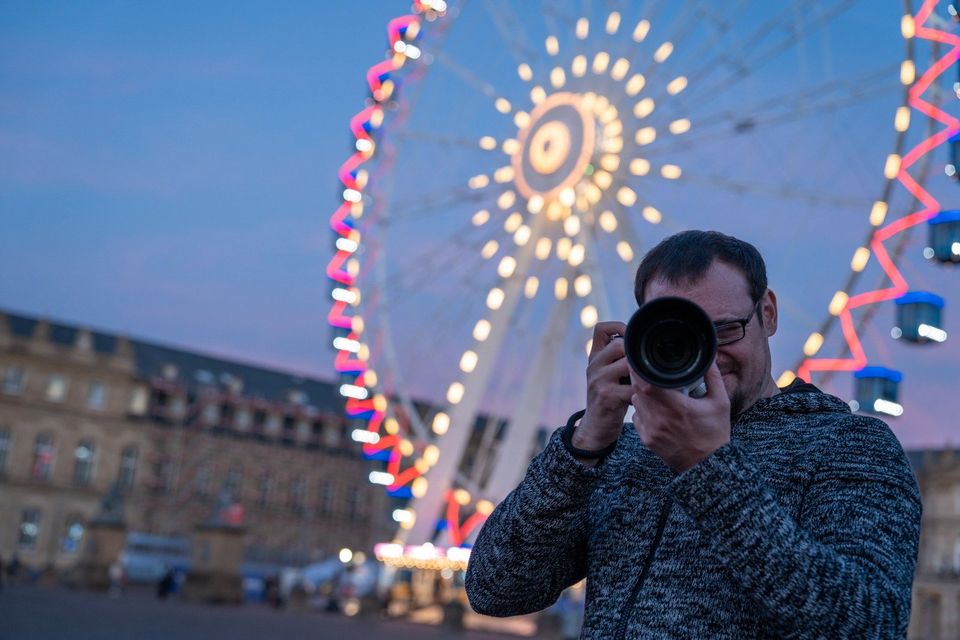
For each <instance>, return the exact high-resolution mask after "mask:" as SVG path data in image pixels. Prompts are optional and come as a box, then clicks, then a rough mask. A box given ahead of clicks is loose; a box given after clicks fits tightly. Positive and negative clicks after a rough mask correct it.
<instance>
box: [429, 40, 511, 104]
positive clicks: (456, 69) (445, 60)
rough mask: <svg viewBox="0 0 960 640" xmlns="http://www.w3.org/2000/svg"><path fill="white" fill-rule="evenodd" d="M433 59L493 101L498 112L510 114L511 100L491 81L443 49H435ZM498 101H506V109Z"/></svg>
mask: <svg viewBox="0 0 960 640" xmlns="http://www.w3.org/2000/svg"><path fill="white" fill-rule="evenodd" d="M434 59H435V60H436V61H437V63H438V64H440V65H441V66H443V67H444V68H446V69H447V70H448V71H450V72H451V73H452V74H453V75H454V77H456V78H459V79H460V80H462V81H463V82H464V83H465V84H466V85H467V86H468V87H470V88H472V89H475V90H477V91H479V92H480V93H482V94H483V95H484V96H486V97H487V98H489V99H490V100H491V101H492V102H493V104H494V106H495V107H496V109H497V111H500V113H503V114H504V115H509V114H510V112H511V111H512V102H513V101H510V100H507V99H506V98H504V97H503V96H502V95H501V94H500V93H498V92H497V89H496V87H494V86H493V84H492V83H490V82H487V81H486V80H483V79H482V78H480V76H478V75H477V74H476V73H474V72H473V71H471V70H470V69H469V68H468V67H467V66H465V65H463V64H460V63H459V62H457V61H456V60H454V59H453V57H452V56H450V54H448V53H447V52H445V51H443V50H440V51H437V52H436V53H435V54H434ZM500 101H506V104H507V105H508V107H507V108H506V109H504V108H502V107H501V106H500V104H501V103H500Z"/></svg>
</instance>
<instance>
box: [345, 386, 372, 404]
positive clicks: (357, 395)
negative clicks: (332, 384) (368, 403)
mask: <svg viewBox="0 0 960 640" xmlns="http://www.w3.org/2000/svg"><path fill="white" fill-rule="evenodd" d="M340 395H342V396H343V397H344V398H353V399H354V400H366V399H367V397H368V396H369V395H370V392H369V391H368V390H367V389H366V388H365V387H361V386H358V385H355V384H342V385H340Z"/></svg>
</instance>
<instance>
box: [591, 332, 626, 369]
mask: <svg viewBox="0 0 960 640" xmlns="http://www.w3.org/2000/svg"><path fill="white" fill-rule="evenodd" d="M620 360H623V361H624V362H626V353H625V352H624V350H623V339H622V338H618V337H616V336H614V337H613V338H612V339H611V340H610V342H608V343H607V346H605V347H604V348H603V349H600V351H596V352H594V353H592V354H591V356H590V360H589V363H590V364H591V365H592V366H594V367H606V366H607V365H610V364H613V363H614V362H619V361H620ZM624 375H626V373H624Z"/></svg>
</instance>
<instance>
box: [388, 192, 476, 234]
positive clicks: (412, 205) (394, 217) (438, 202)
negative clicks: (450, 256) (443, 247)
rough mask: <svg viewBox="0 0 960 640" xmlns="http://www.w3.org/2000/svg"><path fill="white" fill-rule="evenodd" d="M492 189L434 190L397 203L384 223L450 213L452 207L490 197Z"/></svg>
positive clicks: (390, 223) (389, 223)
mask: <svg viewBox="0 0 960 640" xmlns="http://www.w3.org/2000/svg"><path fill="white" fill-rule="evenodd" d="M491 190H492V189H486V188H483V189H471V188H470V187H468V186H459V185H458V186H454V187H448V188H447V189H444V190H442V191H434V192H431V193H426V194H422V195H419V196H418V197H417V198H416V199H413V200H410V201H408V202H405V203H400V204H397V205H396V206H395V207H394V208H392V209H391V210H390V215H389V217H388V218H386V219H385V221H384V224H386V225H392V224H395V223H397V222H406V221H408V220H410V219H413V218H416V219H417V220H419V219H421V218H422V217H426V216H432V215H438V214H441V213H449V211H450V207H452V206H455V205H459V204H463V203H468V202H483V201H485V200H488V199H489V198H490V191H491Z"/></svg>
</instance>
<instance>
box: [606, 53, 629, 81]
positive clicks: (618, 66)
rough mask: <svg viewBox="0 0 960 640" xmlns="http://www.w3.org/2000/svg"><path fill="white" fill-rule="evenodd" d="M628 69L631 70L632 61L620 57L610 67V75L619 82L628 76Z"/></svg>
mask: <svg viewBox="0 0 960 640" xmlns="http://www.w3.org/2000/svg"><path fill="white" fill-rule="evenodd" d="M628 71H630V61H629V60H627V59H626V58H619V59H617V61H616V62H614V63H613V67H612V68H611V69H610V77H611V78H613V79H614V80H616V81H618V82H619V81H620V80H623V79H624V78H626V77H627V72H628Z"/></svg>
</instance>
